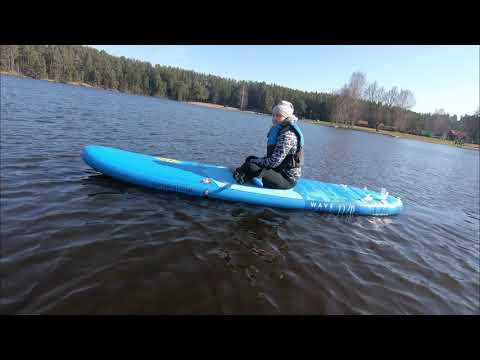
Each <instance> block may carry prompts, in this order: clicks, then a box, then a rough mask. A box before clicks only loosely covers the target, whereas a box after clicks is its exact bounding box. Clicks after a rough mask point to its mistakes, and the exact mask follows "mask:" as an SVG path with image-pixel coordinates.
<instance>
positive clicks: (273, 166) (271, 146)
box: [233, 101, 304, 189]
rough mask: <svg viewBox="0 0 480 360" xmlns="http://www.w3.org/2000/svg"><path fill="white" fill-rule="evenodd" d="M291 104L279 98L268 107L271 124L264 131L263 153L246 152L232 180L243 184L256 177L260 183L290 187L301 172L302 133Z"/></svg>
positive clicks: (274, 187)
mask: <svg viewBox="0 0 480 360" xmlns="http://www.w3.org/2000/svg"><path fill="white" fill-rule="evenodd" d="M293 110H294V109H293V105H292V103H290V102H288V101H281V102H280V103H279V104H278V105H276V106H274V107H273V109H272V127H271V128H270V130H269V132H268V134H267V139H268V140H267V156H265V157H263V158H258V157H256V156H249V157H248V158H247V159H246V160H245V162H244V164H243V165H242V166H241V167H239V168H237V169H236V170H235V171H234V174H233V177H234V178H235V180H236V181H237V182H238V183H240V184H243V183H245V182H247V181H250V180H252V179H253V178H254V177H258V178H260V179H261V180H262V182H263V187H266V188H271V189H290V188H292V187H294V186H295V185H296V183H297V182H298V180H299V179H300V177H301V174H302V166H303V144H304V141H303V134H302V131H301V130H300V127H299V126H298V125H297V121H298V119H297V117H296V116H295V115H294V114H293Z"/></svg>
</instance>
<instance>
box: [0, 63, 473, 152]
mask: <svg viewBox="0 0 480 360" xmlns="http://www.w3.org/2000/svg"><path fill="white" fill-rule="evenodd" d="M0 75H11V76H17V77H22V78H30V77H29V76H26V75H23V74H20V73H17V72H8V71H0ZM34 80H45V81H49V82H56V83H62V84H68V85H74V86H81V87H86V88H93V89H99V90H107V91H115V92H120V91H118V90H115V89H105V88H102V87H98V86H93V85H90V84H87V83H83V82H75V81H69V82H62V81H57V80H52V79H34ZM126 94H129V93H128V92H126ZM130 95H134V94H130ZM174 101H176V100H174ZM182 102H183V103H185V104H189V105H194V106H201V107H206V108H211V109H223V110H227V111H238V112H243V113H250V114H255V115H264V116H268V115H269V114H265V113H260V112H255V111H251V110H240V109H238V108H234V107H230V106H224V105H219V104H212V103H204V102H198V101H182ZM301 121H303V122H306V123H309V124H314V125H321V126H328V127H333V128H336V129H347V130H355V131H363V132H369V133H371V134H378V135H384V136H390V137H393V138H400V139H410V140H417V141H423V142H428V143H431V144H442V145H449V146H453V147H457V148H463V149H469V150H477V151H479V150H480V145H477V144H471V143H465V144H464V145H463V146H459V145H455V143H454V142H453V141H450V140H443V139H436V138H429V137H426V136H418V135H412V134H407V133H402V132H398V131H388V130H379V131H376V130H375V129H372V128H365V127H361V126H346V125H344V124H334V123H330V122H328V121H320V120H311V119H302V120H301Z"/></svg>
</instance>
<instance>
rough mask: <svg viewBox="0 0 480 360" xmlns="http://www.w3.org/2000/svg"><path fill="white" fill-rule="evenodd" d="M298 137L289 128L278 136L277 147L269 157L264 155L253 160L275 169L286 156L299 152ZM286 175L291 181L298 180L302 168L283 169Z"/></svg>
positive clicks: (262, 165) (259, 164)
mask: <svg viewBox="0 0 480 360" xmlns="http://www.w3.org/2000/svg"><path fill="white" fill-rule="evenodd" d="M297 147H298V139H297V135H296V134H295V132H294V131H293V130H287V131H285V132H284V133H281V134H280V135H279V136H278V139H277V144H276V145H275V149H274V150H273V152H272V154H271V155H270V156H269V157H267V156H266V157H263V158H258V159H254V160H252V162H253V163H255V164H257V165H258V166H261V167H264V168H267V169H273V168H276V167H277V166H279V165H280V164H281V163H282V161H283V160H284V159H285V157H286V156H287V155H289V154H292V155H294V154H295V153H296V152H297ZM283 173H284V176H285V177H287V178H288V179H289V180H290V181H298V179H300V177H301V176H302V169H301V168H292V169H285V170H283Z"/></svg>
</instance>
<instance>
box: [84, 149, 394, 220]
mask: <svg viewBox="0 0 480 360" xmlns="http://www.w3.org/2000/svg"><path fill="white" fill-rule="evenodd" d="M82 158H83V160H84V161H85V162H86V163H87V164H88V165H89V166H91V167H92V168H93V169H95V170H96V171H98V172H101V173H102V174H104V175H107V176H110V177H112V178H114V179H116V180H120V181H124V182H128V183H132V184H135V185H140V186H145V187H148V188H153V189H158V190H163V191H174V192H180V193H184V194H189V195H194V196H202V197H209V198H214V199H221V200H228V201H241V202H246V203H249V204H255V205H263V206H271V207H280V208H288V209H305V210H313V211H319V212H327V213H333V214H337V215H350V214H351V215H373V216H386V215H396V214H398V213H400V212H401V210H402V209H403V204H402V201H401V200H400V198H396V197H393V196H391V195H388V193H386V192H383V193H378V192H374V191H371V190H367V189H366V188H364V189H360V188H356V187H352V186H347V185H339V184H329V183H324V182H320V181H316V180H307V179H300V180H299V181H298V183H297V184H296V185H295V187H294V188H292V189H289V190H276V189H267V188H263V187H261V181H256V182H255V183H251V184H250V183H249V184H243V185H240V184H237V183H236V181H235V180H234V178H233V172H232V170H231V169H229V168H228V167H225V166H216V165H208V164H202V163H197V162H191V161H180V160H174V159H169V158H163V157H156V156H150V155H145V154H139V153H134V152H130V151H124V150H120V149H116V148H111V147H105V146H97V145H88V146H86V147H85V148H84V149H83V152H82Z"/></svg>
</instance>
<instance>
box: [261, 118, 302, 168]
mask: <svg viewBox="0 0 480 360" xmlns="http://www.w3.org/2000/svg"><path fill="white" fill-rule="evenodd" d="M288 130H293V132H294V133H295V135H296V136H297V140H298V141H297V152H296V153H295V154H288V155H287V156H286V157H285V159H284V160H283V161H282V163H281V164H280V165H279V166H278V167H277V168H276V169H284V168H296V167H302V165H303V145H304V139H303V133H302V130H301V129H300V127H299V126H298V125H297V124H287V125H283V124H278V125H276V126H274V127H272V128H271V129H270V131H269V132H268V135H267V157H268V156H271V155H272V153H273V150H274V149H275V146H276V145H277V140H278V136H279V135H280V134H282V133H284V132H285V131H288Z"/></svg>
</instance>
